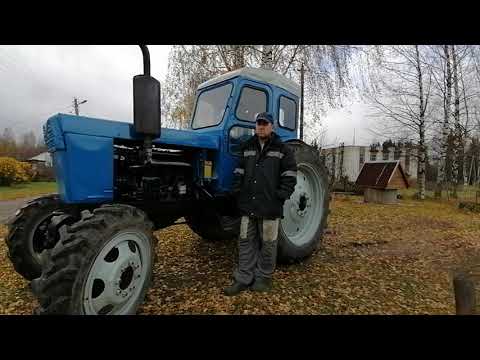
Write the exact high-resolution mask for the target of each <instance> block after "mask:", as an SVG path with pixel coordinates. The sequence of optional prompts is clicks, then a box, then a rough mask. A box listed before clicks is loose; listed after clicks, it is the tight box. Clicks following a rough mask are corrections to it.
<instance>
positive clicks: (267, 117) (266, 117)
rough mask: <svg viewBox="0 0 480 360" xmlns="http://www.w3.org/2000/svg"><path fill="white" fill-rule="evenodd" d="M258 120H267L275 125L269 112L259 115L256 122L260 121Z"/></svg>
mask: <svg viewBox="0 0 480 360" xmlns="http://www.w3.org/2000/svg"><path fill="white" fill-rule="evenodd" d="M258 120H265V121H268V122H270V123H271V124H273V116H272V114H270V113H268V112H262V113H260V114H258V115H257V117H256V118H255V121H258Z"/></svg>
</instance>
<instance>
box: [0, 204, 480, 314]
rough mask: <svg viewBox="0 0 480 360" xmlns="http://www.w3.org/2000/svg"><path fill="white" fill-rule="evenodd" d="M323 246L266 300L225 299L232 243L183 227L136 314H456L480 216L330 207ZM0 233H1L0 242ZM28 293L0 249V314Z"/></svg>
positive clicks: (17, 306) (437, 207)
mask: <svg viewBox="0 0 480 360" xmlns="http://www.w3.org/2000/svg"><path fill="white" fill-rule="evenodd" d="M331 209H332V212H331V215H330V218H329V229H328V233H327V234H326V235H325V237H324V241H323V246H322V247H321V248H320V249H318V251H317V252H316V253H315V254H314V255H313V256H312V257H311V258H310V259H309V260H307V261H305V262H304V263H301V264H295V265H290V266H279V267H278V269H277V271H276V273H275V279H274V288H273V290H272V292H271V293H269V294H260V295H259V294H254V293H251V292H245V293H242V294H241V295H239V296H237V297H234V298H228V297H225V296H223V295H222V289H223V287H225V286H227V285H228V284H229V283H230V281H231V272H232V269H233V266H234V259H235V256H236V244H235V243H234V242H229V243H208V242H206V241H204V240H202V239H201V238H199V237H198V236H197V235H195V234H194V233H192V232H191V231H190V229H189V228H188V227H187V226H186V225H178V226H174V227H170V228H167V229H164V230H162V231H159V232H157V233H156V235H157V236H158V237H159V246H158V248H157V254H158V261H157V263H156V264H155V268H154V274H155V279H154V286H153V287H152V288H151V289H150V291H149V293H148V296H147V300H146V302H145V304H144V305H143V306H142V307H141V308H140V311H139V313H140V314H145V315H146V314H454V313H455V304H454V295H453V288H452V272H453V271H454V270H455V269H457V268H461V267H463V266H466V265H469V264H471V263H472V262H474V261H476V260H477V259H480V256H479V255H480V216H479V215H478V214H472V213H468V212H466V211H463V210H459V209H458V208H457V207H456V205H455V204H454V203H447V202H434V201H431V200H427V201H425V202H420V201H415V200H402V201H401V202H400V203H399V204H398V205H375V204H365V203H363V202H362V198H361V197H357V196H340V197H336V198H335V199H334V200H333V201H332V205H331ZM5 233H6V229H5V227H4V226H2V227H0V238H3V237H4V236H5ZM35 306H36V301H35V299H34V298H33V297H32V295H31V293H30V290H29V284H28V282H27V281H25V280H23V279H22V278H21V277H20V276H19V275H17V274H16V273H15V272H14V271H13V268H12V266H11V264H10V262H9V260H8V258H7V255H6V246H5V243H4V241H3V240H1V241H0V314H31V313H32V310H33V309H34V307H35Z"/></svg>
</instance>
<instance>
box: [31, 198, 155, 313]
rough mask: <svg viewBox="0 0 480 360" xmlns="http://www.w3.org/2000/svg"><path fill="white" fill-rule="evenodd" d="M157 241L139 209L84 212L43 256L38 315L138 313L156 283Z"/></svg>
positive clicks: (35, 289) (34, 285)
mask: <svg viewBox="0 0 480 360" xmlns="http://www.w3.org/2000/svg"><path fill="white" fill-rule="evenodd" d="M155 243H156V238H155V237H154V235H153V224H152V222H151V221H150V220H149V219H148V218H147V216H146V215H145V213H144V212H143V211H141V210H139V209H137V208H135V207H133V206H127V205H104V206H102V207H100V208H97V209H95V210H93V212H90V211H88V210H84V211H82V217H81V220H80V221H78V222H76V223H74V224H73V225H64V226H62V227H60V229H59V241H58V243H57V244H56V245H55V247H54V248H53V249H52V250H47V251H45V252H44V253H43V254H42V264H43V271H42V275H41V277H40V278H38V279H35V280H34V281H33V282H32V291H33V293H34V295H35V296H36V297H37V299H38V301H39V303H40V308H39V309H38V310H37V311H36V312H37V313H38V314H71V315H81V314H86V315H107V314H108V315H113V314H135V313H136V311H137V309H138V307H139V306H140V304H141V303H142V302H143V300H144V298H145V295H146V292H147V290H148V288H149V287H150V284H151V279H152V268H153V261H154V248H155Z"/></svg>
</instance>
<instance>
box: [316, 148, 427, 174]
mask: <svg viewBox="0 0 480 360" xmlns="http://www.w3.org/2000/svg"><path fill="white" fill-rule="evenodd" d="M321 155H322V157H323V158H324V159H325V166H326V167H327V169H328V171H329V173H330V176H331V177H332V178H334V179H335V181H338V180H341V178H342V177H347V178H348V181H351V182H354V181H355V179H357V177H358V175H359V174H360V170H361V169H362V166H363V164H365V163H366V162H380V163H383V162H385V161H397V160H398V161H400V164H401V165H402V170H404V172H405V176H406V177H407V178H408V179H409V180H414V179H416V178H417V166H418V163H417V158H416V156H415V155H416V150H415V149H414V148H413V149H409V148H406V147H402V148H394V147H390V148H388V149H385V150H383V149H381V148H378V149H375V148H374V147H372V146H363V145H362V146H360V145H344V146H336V147H330V148H328V147H327V148H323V149H322V150H321Z"/></svg>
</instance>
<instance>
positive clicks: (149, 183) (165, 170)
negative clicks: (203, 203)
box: [114, 143, 193, 202]
mask: <svg viewBox="0 0 480 360" xmlns="http://www.w3.org/2000/svg"><path fill="white" fill-rule="evenodd" d="M191 157H192V156H191V154H189V153H188V151H186V150H179V149H168V148H167V149H164V148H158V147H153V148H152V157H151V161H150V162H149V163H147V164H145V163H143V162H142V144H126V143H123V144H117V145H115V146H114V173H115V174H114V189H115V190H114V197H115V199H117V200H120V201H132V200H134V201H144V200H155V201H165V202H175V201H179V200H186V199H188V198H192V197H193V167H192V165H191V162H192V159H191Z"/></svg>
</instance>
